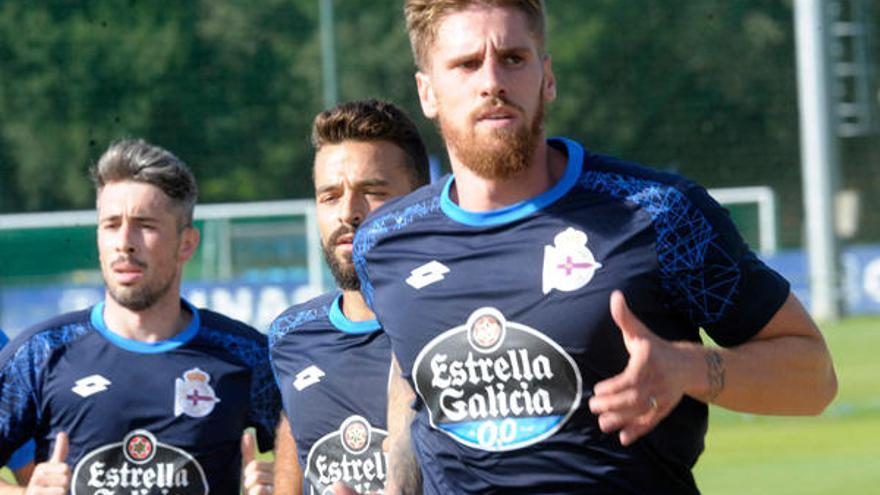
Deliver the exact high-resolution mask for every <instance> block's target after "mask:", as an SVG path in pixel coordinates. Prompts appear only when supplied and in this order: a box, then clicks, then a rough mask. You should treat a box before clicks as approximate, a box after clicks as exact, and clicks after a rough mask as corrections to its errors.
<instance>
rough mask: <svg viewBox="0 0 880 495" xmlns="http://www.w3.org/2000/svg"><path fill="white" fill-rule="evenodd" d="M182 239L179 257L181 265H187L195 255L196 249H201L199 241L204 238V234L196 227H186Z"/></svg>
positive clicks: (181, 235)
mask: <svg viewBox="0 0 880 495" xmlns="http://www.w3.org/2000/svg"><path fill="white" fill-rule="evenodd" d="M180 237H181V238H180V248H179V249H178V251H177V257H178V260H180V262H181V263H186V262H187V261H189V259H190V258H192V256H193V255H194V254H195V252H196V248H198V247H199V240H200V239H201V238H202V234H201V232H200V231H199V229H197V228H195V227H184V229H183V232H181V233H180Z"/></svg>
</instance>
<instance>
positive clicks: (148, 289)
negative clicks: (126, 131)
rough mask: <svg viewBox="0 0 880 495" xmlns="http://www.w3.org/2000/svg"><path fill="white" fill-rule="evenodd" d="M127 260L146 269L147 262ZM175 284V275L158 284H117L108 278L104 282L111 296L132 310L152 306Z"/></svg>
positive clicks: (141, 309) (140, 309)
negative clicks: (131, 285) (132, 285)
mask: <svg viewBox="0 0 880 495" xmlns="http://www.w3.org/2000/svg"><path fill="white" fill-rule="evenodd" d="M119 261H122V259H117V260H116V261H114V263H117V262H119ZM127 261H128V263H132V264H135V265H138V266H140V267H141V268H142V269H144V270H146V264H145V263H144V262H142V261H140V260H137V259H133V258H128V259H127ZM111 267H112V264H111ZM108 278H109V277H108ZM173 284H174V277H168V279H167V280H164V281H159V283H158V284H155V283H154V284H144V285H143V286H140V287H125V286H117V285H114V284H112V283H110V282H109V281H107V280H105V282H104V285H105V286H106V287H107V293H108V294H110V297H111V298H113V300H114V301H116V302H117V303H118V304H119V305H120V306H122V307H124V308H126V309H129V310H131V311H143V310H145V309H147V308H150V307H152V306H153V305H154V304H156V302H157V301H159V299H161V298H162V296H164V295H165V294H167V293H168V291H169V290H171V286H172V285H173Z"/></svg>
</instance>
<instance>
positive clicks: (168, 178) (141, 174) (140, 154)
mask: <svg viewBox="0 0 880 495" xmlns="http://www.w3.org/2000/svg"><path fill="white" fill-rule="evenodd" d="M91 175H92V180H93V181H94V183H95V187H96V188H97V190H98V191H99V192H100V191H101V189H103V188H104V186H105V185H107V184H109V183H112V182H121V181H126V180H130V181H135V182H143V183H145V184H152V185H154V186H156V187H158V188H159V189H160V190H161V191H162V192H163V193H165V195H166V196H168V197H169V198H170V199H171V200H172V203H174V204H175V205H176V206H177V207H178V208H180V210H181V213H182V216H181V220H182V221H181V222H180V223H179V227H180V228H181V229H183V228H184V227H192V221H193V210H194V209H195V206H196V200H197V199H198V196H199V189H198V186H197V185H196V178H195V176H194V175H193V173H192V171H191V170H190V169H189V167H188V166H187V165H186V164H185V163H184V162H183V160H181V159H180V158H177V156H175V155H174V154H173V153H171V152H170V151H168V150H166V149H163V148H160V147H158V146H153V145H151V144H149V143H147V142H146V141H144V140H143V139H125V140H121V141H116V142H115V143H113V144H111V145H110V147H109V148H107V151H105V152H104V154H103V155H101V158H100V159H99V160H98V163H97V164H96V165H95V166H94V167H93V168H92V169H91Z"/></svg>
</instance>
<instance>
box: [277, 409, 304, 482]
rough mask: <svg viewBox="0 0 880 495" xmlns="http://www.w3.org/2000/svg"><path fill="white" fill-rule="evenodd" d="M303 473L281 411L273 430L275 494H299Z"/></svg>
mask: <svg viewBox="0 0 880 495" xmlns="http://www.w3.org/2000/svg"><path fill="white" fill-rule="evenodd" d="M302 481H303V473H302V469H301V468H300V465H299V459H297V451H296V442H295V441H294V439H293V433H292V432H291V431H290V423H288V422H287V417H286V416H285V415H284V414H283V413H282V415H281V420H280V421H279V422H278V429H277V431H276V432H275V482H274V485H275V488H274V493H275V495H300V494H301V493H302Z"/></svg>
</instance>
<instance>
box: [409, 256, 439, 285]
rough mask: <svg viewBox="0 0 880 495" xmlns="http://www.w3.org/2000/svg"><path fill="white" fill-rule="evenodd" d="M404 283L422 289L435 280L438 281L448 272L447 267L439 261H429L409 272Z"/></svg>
mask: <svg viewBox="0 0 880 495" xmlns="http://www.w3.org/2000/svg"><path fill="white" fill-rule="evenodd" d="M409 273H410V275H409V277H407V279H406V283H407V284H409V286H410V287H413V288H414V289H416V290H419V289H423V288H425V287H427V286H429V285H431V284H433V283H435V282H439V281H441V280H443V279H444V278H445V277H446V274H447V273H449V268H448V267H447V266H446V265H444V264H443V263H440V262H439V261H436V260H435V261H431V262H429V263H425V264H424V265H422V266H420V267H418V268H416V269H415V270H413V271H411V272H409Z"/></svg>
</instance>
